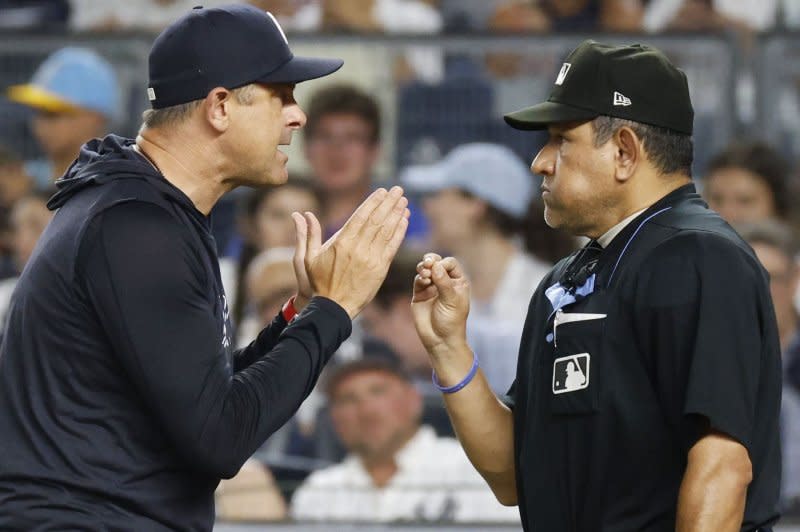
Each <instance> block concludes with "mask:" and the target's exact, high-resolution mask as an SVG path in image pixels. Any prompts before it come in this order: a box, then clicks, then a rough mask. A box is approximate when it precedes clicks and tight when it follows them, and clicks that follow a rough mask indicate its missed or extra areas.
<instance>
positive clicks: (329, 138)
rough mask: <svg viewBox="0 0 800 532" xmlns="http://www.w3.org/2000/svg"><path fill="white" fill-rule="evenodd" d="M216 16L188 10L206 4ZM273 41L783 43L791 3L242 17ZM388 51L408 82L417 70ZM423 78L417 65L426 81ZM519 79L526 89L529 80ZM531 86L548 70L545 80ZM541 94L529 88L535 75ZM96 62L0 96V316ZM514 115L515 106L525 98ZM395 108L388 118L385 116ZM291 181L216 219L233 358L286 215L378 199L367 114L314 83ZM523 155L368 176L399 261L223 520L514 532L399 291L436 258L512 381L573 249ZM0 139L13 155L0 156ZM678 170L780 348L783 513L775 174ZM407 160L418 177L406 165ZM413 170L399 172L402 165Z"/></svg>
mask: <svg viewBox="0 0 800 532" xmlns="http://www.w3.org/2000/svg"><path fill="white" fill-rule="evenodd" d="M217 3H229V2H219V0H209V1H206V2H204V5H206V6H212V5H214V4H217ZM250 3H252V4H254V5H256V6H258V7H260V8H263V9H268V10H270V11H271V12H272V13H274V14H275V16H276V17H277V18H278V19H279V20H280V21H281V23H282V25H283V27H284V28H285V29H286V30H287V31H290V32H317V31H331V32H370V33H375V32H385V33H442V32H453V33H464V32H493V31H500V32H504V33H507V32H524V33H530V32H552V31H575V32H591V31H625V32H657V31H662V30H683V31H708V30H719V29H730V30H732V31H734V32H736V34H737V35H741V36H743V38H745V39H747V38H748V37H747V36H748V35H750V34H752V33H755V32H760V31H768V30H771V29H775V28H794V27H800V7H799V6H800V4H799V3H797V2H794V1H791V0H760V1H758V2H755V1H751V0H706V1H703V0H583V1H581V0H564V1H561V0H559V1H555V0H552V1H551V0H539V1H536V0H532V1H521V0H452V1H451V0H348V1H338V0H337V1H333V0H252V1H251V2H250ZM195 4H197V1H196V0H192V1H188V0H141V1H137V2H132V1H130V0H125V1H122V0H102V1H101V0H71V1H67V0H51V1H47V0H9V1H5V2H0V28H7V29H26V28H37V29H40V28H42V27H43V26H47V25H50V26H61V27H66V28H69V29H73V30H79V31H111V30H144V31H148V32H152V31H157V30H159V29H161V28H162V27H163V26H165V25H166V24H168V23H169V22H171V21H173V20H174V19H175V18H177V17H178V16H179V15H180V14H181V13H183V12H185V11H186V10H187V9H191V7H193V6H194V5H195ZM419 51H420V50H409V51H408V53H407V54H406V55H405V59H406V60H407V64H406V65H404V66H402V65H401V67H398V68H400V70H399V71H398V72H400V75H402V68H411V69H416V72H417V75H419V73H420V72H425V71H426V68H428V67H430V64H429V63H430V62H429V61H428V63H426V61H427V59H429V56H430V54H426V53H424V51H423V53H421V54H420V53H415V52H419ZM426 64H427V66H426ZM486 66H487V68H488V71H489V72H491V73H493V74H494V75H495V76H496V78H497V79H502V78H503V77H504V75H505V74H506V73H507V72H508V70H509V69H514V68H516V69H520V68H522V69H524V68H525V66H524V62H522V63H521V62H520V58H519V57H517V58H516V59H515V61H512V62H509V61H508V56H503V55H502V54H495V55H492V54H487V65H486ZM537 75H539V74H537ZM547 75H548V76H549V75H550V73H548V74H547ZM544 83H546V84H549V83H550V81H549V78H548V79H547V80H545V82H544ZM120 85H121V82H120V80H119V79H118V75H117V73H116V72H115V67H114V65H112V64H111V63H109V62H108V61H107V60H106V58H104V57H103V56H102V55H101V54H98V53H97V51H95V50H91V49H88V48H84V47H76V46H68V47H65V48H62V49H60V50H58V51H57V52H55V53H53V54H51V55H49V56H48V57H47V58H46V60H45V61H44V62H43V63H41V64H40V65H39V66H38V68H37V69H36V71H35V73H34V74H33V76H32V78H31V79H30V80H29V81H28V82H27V83H23V84H17V85H13V86H10V87H6V88H5V92H4V95H5V98H7V99H8V100H9V101H10V102H14V104H15V105H18V106H22V107H24V108H25V109H26V110H27V112H28V113H29V115H28V116H29V120H30V123H29V127H30V131H31V133H32V135H33V137H34V138H35V141H36V143H37V146H38V152H37V153H38V155H37V156H36V157H33V158H31V157H28V156H27V155H25V154H22V153H18V152H17V151H15V149H14V148H13V147H12V146H13V145H14V143H13V142H8V143H7V144H8V145H7V146H3V145H0V321H4V316H5V312H6V310H7V307H8V304H9V302H10V299H11V294H12V292H13V288H14V283H15V279H16V276H17V275H19V273H20V272H21V271H22V269H23V268H24V267H25V263H26V261H27V260H28V257H29V256H30V254H31V252H32V250H33V247H34V246H35V244H36V240H37V238H38V236H39V234H40V233H41V232H42V231H43V229H44V227H45V226H46V225H47V223H48V221H49V219H50V217H51V216H52V215H53V213H52V212H51V211H50V210H49V209H48V208H47V200H48V197H49V195H50V193H52V190H53V183H54V181H55V180H56V179H57V178H58V177H60V176H61V175H63V174H64V173H65V171H66V170H67V168H68V167H69V166H70V165H71V164H72V161H73V160H74V159H75V157H76V156H77V154H78V152H79V150H80V147H81V145H82V144H83V143H84V142H85V141H86V140H88V139H90V138H92V137H97V136H102V135H104V134H106V133H108V132H109V131H110V128H111V124H112V123H114V120H115V118H116V117H118V116H119V114H121V113H125V112H127V111H126V109H124V104H123V103H122V97H121V93H120ZM533 99H534V98H533V97H531V100H533ZM401 104H402V101H401ZM304 107H305V111H306V113H307V115H308V121H307V125H306V127H305V128H304V130H303V131H302V132H301V136H302V140H303V144H302V146H303V149H302V158H303V160H304V163H305V166H306V168H307V171H306V172H305V173H304V174H303V175H292V176H291V177H290V180H289V182H288V183H287V184H286V185H283V186H280V187H273V188H264V189H259V190H250V189H248V190H246V191H244V192H242V193H240V194H237V195H235V196H234V197H233V198H232V199H231V200H230V201H229V202H228V204H229V206H231V209H230V211H231V212H232V213H233V214H232V215H230V213H228V214H226V213H225V212H221V213H216V214H212V219H213V217H214V216H219V222H217V221H216V220H214V221H213V223H215V234H216V235H217V237H218V244H219V254H220V257H221V263H220V266H221V270H222V277H223V281H224V284H225V287H226V293H227V297H228V303H229V305H230V308H231V309H232V318H233V321H234V323H235V324H236V331H235V335H236V341H237V343H238V344H239V345H240V346H244V345H247V344H248V343H249V342H251V341H252V340H253V339H254V338H255V336H256V335H257V333H258V331H259V330H260V329H261V328H262V327H263V326H265V325H266V324H268V323H269V322H270V321H271V320H272V318H273V317H274V316H275V315H276V314H277V313H278V312H279V311H280V308H281V306H282V305H283V303H284V302H285V301H286V300H287V299H288V298H289V297H291V296H292V295H293V293H294V290H295V280H294V273H293V268H292V254H293V249H292V248H293V246H294V242H295V235H294V226H293V223H292V220H291V217H290V215H291V213H292V212H305V211H311V212H314V213H315V214H316V215H317V216H318V218H319V219H320V220H321V222H322V224H323V228H324V231H325V234H326V235H332V234H333V233H335V232H336V231H337V230H338V229H339V228H340V227H341V226H342V224H343V223H344V222H345V221H346V220H347V218H348V217H349V216H350V214H351V213H352V212H353V210H354V209H355V208H356V206H357V205H358V204H359V203H360V202H361V201H362V200H363V199H364V198H365V197H366V196H367V195H368V194H369V192H370V191H371V190H372V189H373V188H375V187H376V186H378V185H384V184H386V182H385V180H384V181H381V182H378V180H377V179H376V176H377V175H378V174H379V171H378V165H379V164H380V161H381V158H382V157H383V155H384V154H385V153H386V152H387V151H392V150H393V148H394V147H393V146H389V145H387V141H386V140H385V139H384V137H383V132H384V131H385V128H384V127H383V125H382V124H383V123H384V120H385V114H386V112H387V110H386V107H385V106H384V105H382V103H381V102H380V101H379V99H378V98H377V97H376V95H373V94H371V93H370V92H368V91H365V90H364V89H363V88H360V87H359V86H357V85H354V84H348V83H341V82H340V83H336V84H332V85H328V86H323V87H321V88H319V89H318V90H316V91H314V92H313V94H311V96H310V98H309V100H308V103H307V104H306V105H305V106H304ZM534 138H535V137H529V138H528V140H527V141H526V142H528V147H527V148H526V154H525V158H523V157H521V156H520V154H519V150H512V149H510V148H509V147H508V146H507V145H505V144H504V143H503V142H501V141H497V140H495V141H487V140H486V139H485V138H475V139H469V138H464V139H459V140H458V141H457V142H456V141H454V142H452V143H451V144H450V145H447V146H444V149H442V150H441V151H442V153H441V154H436V156H428V157H418V158H416V159H414V160H405V161H404V160H398V164H397V170H396V171H392V172H390V174H391V175H390V176H389V181H391V182H393V183H399V184H401V185H403V186H404V187H405V188H406V190H407V191H408V192H409V193H410V195H411V197H412V203H411V204H410V210H411V213H412V214H411V220H410V225H409V231H408V236H407V240H406V245H405V247H404V249H402V250H401V252H400V253H399V254H398V256H397V258H396V259H395V262H394V263H393V265H392V267H391V268H390V270H389V273H388V276H387V279H386V281H385V283H384V284H383V286H382V288H381V289H380V291H379V292H378V294H377V296H376V297H375V299H374V301H373V302H372V303H371V304H370V305H369V306H368V307H367V308H366V309H365V310H364V312H363V313H362V315H361V316H360V317H359V318H358V320H357V321H356V323H355V324H354V332H353V335H352V337H351V338H350V339H349V340H348V341H347V342H346V343H345V344H344V345H343V346H342V347H341V349H340V350H339V352H337V354H336V355H335V356H334V358H333V360H332V361H331V363H330V364H329V367H328V368H327V369H326V370H325V373H324V374H323V377H322V378H321V381H320V385H319V386H318V388H317V390H315V391H314V392H313V393H312V395H311V396H310V397H309V398H308V400H307V401H306V402H305V403H304V404H303V406H302V407H301V409H300V411H299V412H298V413H297V415H296V416H295V417H294V418H293V419H292V420H291V421H290V422H289V423H288V424H287V425H286V426H284V427H283V428H282V429H280V430H279V431H278V432H277V433H276V434H274V435H273V436H272V437H271V438H270V439H269V440H268V441H267V442H266V444H265V445H264V446H263V447H262V448H261V449H259V450H258V451H257V452H256V453H255V455H254V456H253V458H252V459H251V461H250V462H248V463H247V464H246V465H245V467H243V468H242V470H241V471H240V473H239V474H238V475H237V476H236V477H234V478H233V479H229V480H225V481H223V482H222V484H221V485H220V488H219V489H218V494H217V509H218V513H219V515H220V517H221V518H224V519H232V520H284V519H296V520H300V521H324V522H331V521H367V522H396V521H404V522H427V523H448V522H449V523H453V522H458V523H460V522H496V523H511V524H513V523H518V522H519V517H518V514H517V511H516V509H515V508H506V507H503V506H501V505H500V504H499V503H498V502H497V501H496V500H495V499H494V496H493V495H492V494H491V492H490V491H489V489H488V487H487V486H486V485H485V483H483V481H482V479H481V478H480V477H479V476H478V475H477V473H476V472H475V471H474V469H473V468H472V466H471V464H470V463H469V461H468V460H467V458H466V456H465V455H464V453H463V451H462V449H461V447H460V446H459V445H458V443H457V441H456V440H455V435H454V434H453V430H452V427H451V425H450V422H449V420H448V418H447V413H446V411H445V410H444V406H443V403H442V400H441V396H440V394H439V392H437V391H436V390H435V389H434V388H433V386H432V385H431V370H430V366H429V363H428V358H427V354H426V353H425V350H424V348H423V347H422V345H421V343H420V341H419V340H418V338H417V335H416V333H415V330H414V326H413V323H412V319H411V311H410V297H411V282H412V279H413V277H414V275H415V267H416V264H417V262H418V261H419V260H420V258H421V255H422V253H423V252H425V251H431V250H435V251H438V252H440V253H443V254H450V255H453V256H456V257H457V258H458V259H459V260H460V261H461V262H462V264H463V265H464V268H465V270H466V272H467V273H468V275H469V276H470V278H471V281H472V303H471V313H470V320H469V323H468V337H469V341H470V344H471V346H472V347H473V349H474V350H475V352H476V354H477V356H478V358H479V360H480V364H481V367H482V368H483V370H484V371H485V373H486V375H487V378H488V380H489V382H490V384H491V386H492V387H493V388H494V389H495V391H497V392H498V393H504V392H505V391H506V390H507V389H508V387H509V385H510V384H511V382H512V381H513V379H514V375H515V371H516V355H517V349H518V346H519V341H520V335H521V331H522V326H523V322H524V319H525V315H526V312H527V306H528V301H529V298H530V296H531V294H532V293H533V291H534V290H535V289H536V287H537V286H538V284H539V281H540V280H541V279H542V277H543V276H544V275H545V274H546V273H547V271H548V270H549V268H550V267H551V266H552V264H554V262H555V261H557V260H559V259H560V258H561V257H563V256H565V255H567V254H568V253H569V252H570V251H571V250H573V249H575V248H576V247H578V246H580V245H581V241H580V240H579V239H574V238H571V237H569V236H567V235H565V234H562V233H560V232H558V231H555V230H552V229H550V228H548V227H547V226H546V225H545V224H544V220H543V216H542V212H543V208H542V205H541V202H540V199H539V195H538V188H539V178H538V177H537V176H534V175H533V174H531V173H530V170H529V164H530V162H531V159H532V157H533V156H534V155H535V153H536V150H537V148H536V141H535V140H532V139H534ZM12 140H13V139H12ZM697 157H698V158H702V159H703V160H704V161H707V164H704V165H703V168H702V172H701V174H699V175H695V178H696V181H697V183H698V186H699V187H700V188H701V190H702V194H703V195H704V197H705V198H706V200H707V201H708V203H709V205H710V206H711V207H712V208H713V209H715V210H717V211H718V212H719V213H720V214H721V215H722V216H723V217H724V218H725V219H726V220H727V221H728V222H730V223H731V224H733V225H734V227H736V228H737V230H739V231H740V233H741V234H742V236H743V237H744V238H745V239H746V240H747V241H748V242H749V243H750V245H751V246H752V247H753V248H754V250H755V251H756V254H757V255H758V257H759V259H760V260H761V261H762V263H763V265H764V267H765V268H766V269H767V271H768V272H769V274H770V278H771V288H772V296H773V301H774V305H775V312H776V315H777V318H778V326H779V332H780V339H781V345H782V348H783V352H784V367H785V384H784V396H783V412H782V420H783V428H782V430H783V443H784V445H783V452H784V475H783V476H784V486H783V503H784V505H785V509H786V510H787V511H788V512H790V513H791V512H798V511H800V321H798V309H800V290H799V289H798V280H800V271H799V270H798V247H797V245H798V234H800V233H798V230H800V223H798V221H799V220H800V218H799V217H798V213H800V209H798V206H797V205H795V198H796V197H797V195H796V193H795V192H796V187H797V181H798V179H797V172H796V165H795V164H794V163H795V161H793V160H790V158H789V157H788V156H787V155H785V154H784V150H781V149H779V148H777V147H774V146H770V145H768V144H766V143H764V142H763V141H761V140H758V139H756V140H738V141H737V142H735V143H733V144H730V145H729V146H727V147H725V148H724V149H722V150H717V151H715V152H714V153H698V154H697ZM420 160H422V161H425V164H419V162H420ZM415 161H416V162H417V164H411V163H413V162H415Z"/></svg>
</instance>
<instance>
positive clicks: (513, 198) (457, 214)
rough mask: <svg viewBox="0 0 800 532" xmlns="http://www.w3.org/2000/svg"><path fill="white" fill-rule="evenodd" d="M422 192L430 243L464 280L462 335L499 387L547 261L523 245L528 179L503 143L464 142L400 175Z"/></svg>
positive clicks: (509, 370) (506, 382) (509, 372)
mask: <svg viewBox="0 0 800 532" xmlns="http://www.w3.org/2000/svg"><path fill="white" fill-rule="evenodd" d="M400 181H401V182H402V183H403V184H404V185H405V186H406V187H407V189H408V190H409V191H410V192H417V193H422V194H423V200H422V207H423V210H424V212H425V216H426V217H427V218H428V222H429V224H430V234H431V246H432V248H433V249H436V250H439V251H442V252H444V253H446V254H449V255H453V256H454V257H456V258H458V259H459V261H461V263H462V265H463V266H464V268H465V269H466V271H467V272H468V275H469V276H470V279H472V281H471V293H472V301H471V302H470V315H469V320H468V321H467V336H468V337H469V341H470V345H471V346H472V348H473V349H474V350H475V354H476V355H477V356H478V358H479V359H480V361H481V367H482V368H483V371H484V373H485V374H486V378H487V379H488V380H489V384H490V385H491V386H492V388H493V389H494V390H495V391H497V392H501V393H502V392H504V391H505V390H507V389H508V387H509V386H510V385H511V382H512V381H513V380H514V375H515V374H516V367H517V351H518V350H519V341H520V338H521V336H522V326H523V322H524V321H525V315H526V313H527V311H528V303H529V302H530V298H531V296H532V295H533V292H534V291H535V290H536V287H537V286H538V285H539V282H540V281H541V279H542V278H543V277H544V275H545V274H546V273H547V272H548V271H549V268H550V265H549V264H548V263H546V262H545V261H543V260H540V259H538V258H537V257H534V256H533V255H531V254H529V253H527V252H526V251H525V250H524V249H522V246H521V242H520V238H519V237H520V235H521V233H522V229H523V227H522V222H523V220H524V218H525V216H526V214H527V212H528V209H529V207H530V203H531V200H532V199H533V193H534V188H535V178H534V177H533V175H531V172H530V170H529V169H528V167H527V166H526V165H525V164H524V163H523V162H522V161H521V160H520V159H519V158H518V157H517V156H516V155H515V154H514V153H513V152H512V151H511V150H510V149H508V148H506V147H504V146H500V145H497V144H488V143H471V144H464V145H462V146H459V147H457V148H455V149H453V150H452V151H451V152H450V153H449V154H448V155H447V156H446V157H444V158H443V159H442V160H441V161H440V162H438V163H436V164H433V165H429V166H412V167H409V168H407V169H406V170H405V171H404V172H403V173H402V174H401V176H400Z"/></svg>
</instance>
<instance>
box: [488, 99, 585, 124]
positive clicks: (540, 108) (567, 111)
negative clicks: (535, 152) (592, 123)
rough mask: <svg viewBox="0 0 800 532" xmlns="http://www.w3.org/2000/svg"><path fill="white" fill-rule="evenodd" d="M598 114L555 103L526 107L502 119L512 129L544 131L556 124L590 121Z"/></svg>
mask: <svg viewBox="0 0 800 532" xmlns="http://www.w3.org/2000/svg"><path fill="white" fill-rule="evenodd" d="M598 114H599V113H597V112H596V111H592V110H590V109H583V108H580V107H573V106H571V105H565V104H563V103H557V102H542V103H540V104H537V105H534V106H532V107H526V108H525V109H520V110H519V111H514V112H513V113H508V114H507V115H505V116H504V117H503V118H504V119H505V121H506V123H507V124H508V125H509V126H511V127H513V128H514V129H521V130H524V131H535V130H538V129H546V128H547V126H548V125H550V124H557V123H558V122H574V121H583V120H591V119H592V118H596V117H597V116H598Z"/></svg>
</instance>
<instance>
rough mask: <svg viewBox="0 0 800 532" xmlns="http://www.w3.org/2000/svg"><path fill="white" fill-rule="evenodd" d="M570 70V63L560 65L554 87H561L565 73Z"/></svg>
mask: <svg viewBox="0 0 800 532" xmlns="http://www.w3.org/2000/svg"><path fill="white" fill-rule="evenodd" d="M570 68H572V63H564V64H563V65H561V71H560V72H559V73H558V77H557V78H556V85H561V84H563V83H564V79H565V78H566V77H567V72H569V69H570Z"/></svg>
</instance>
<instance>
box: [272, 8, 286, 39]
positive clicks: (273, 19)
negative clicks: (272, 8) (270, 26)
mask: <svg viewBox="0 0 800 532" xmlns="http://www.w3.org/2000/svg"><path fill="white" fill-rule="evenodd" d="M267 15H269V18H271V19H272V22H274V23H275V26H276V27H277V28H278V31H279V32H281V37H283V42H285V43H286V44H289V39H287V38H286V34H285V33H283V28H281V25H280V24H278V19H276V18H275V15H273V14H272V13H270V12H269V11H267Z"/></svg>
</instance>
